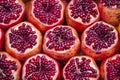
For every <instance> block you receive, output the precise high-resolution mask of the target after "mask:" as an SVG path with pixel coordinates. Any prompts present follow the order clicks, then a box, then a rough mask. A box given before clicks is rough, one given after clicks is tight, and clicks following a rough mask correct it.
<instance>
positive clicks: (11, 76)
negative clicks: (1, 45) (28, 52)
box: [0, 52, 21, 80]
mask: <svg viewBox="0 0 120 80" xmlns="http://www.w3.org/2000/svg"><path fill="white" fill-rule="evenodd" d="M20 70H21V64H20V62H19V61H18V60H17V59H15V58H13V57H12V56H10V55H9V54H8V53H6V52H0V79H1V80H19V79H20Z"/></svg>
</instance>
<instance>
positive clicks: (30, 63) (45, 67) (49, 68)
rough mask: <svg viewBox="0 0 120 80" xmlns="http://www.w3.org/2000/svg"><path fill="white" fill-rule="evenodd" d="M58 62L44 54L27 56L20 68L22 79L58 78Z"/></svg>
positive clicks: (45, 79) (46, 79)
mask: <svg viewBox="0 0 120 80" xmlns="http://www.w3.org/2000/svg"><path fill="white" fill-rule="evenodd" d="M59 78H60V70H59V64H58V63H57V62H56V61H55V60H54V59H52V58H50V57H49V56H47V55H46V54H37V55H34V56H32V57H30V58H28V59H27V60H26V61H25V63H24V65H23V69H22V80H59Z"/></svg>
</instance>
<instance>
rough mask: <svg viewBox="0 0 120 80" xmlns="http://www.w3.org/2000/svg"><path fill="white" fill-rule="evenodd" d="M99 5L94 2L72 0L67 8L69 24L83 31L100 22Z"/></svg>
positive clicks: (91, 0)
mask: <svg viewBox="0 0 120 80" xmlns="http://www.w3.org/2000/svg"><path fill="white" fill-rule="evenodd" d="M99 16H100V15H99V11H98V7H97V4H96V3H95V2H94V1H93V0H71V1H70V3H69V4H68V6H67V8H66V20H67V24H68V25H70V26H73V27H74V28H76V29H78V30H80V31H83V30H84V29H85V28H87V27H88V26H89V25H91V24H92V23H94V22H96V21H98V20H99Z"/></svg>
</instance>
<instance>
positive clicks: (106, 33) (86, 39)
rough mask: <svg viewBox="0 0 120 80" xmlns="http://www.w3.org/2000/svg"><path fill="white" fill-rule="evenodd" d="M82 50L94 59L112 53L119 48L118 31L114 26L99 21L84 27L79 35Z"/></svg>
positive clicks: (99, 58)
mask: <svg viewBox="0 0 120 80" xmlns="http://www.w3.org/2000/svg"><path fill="white" fill-rule="evenodd" d="M81 41H82V42H81V48H82V51H83V52H84V53H85V54H87V55H89V56H91V57H93V58H94V59H95V60H102V59H105V58H107V57H110V56H111V55H113V54H114V53H115V52H116V51H117V50H118V48H119V39H118V32H117V30H116V29H115V27H114V26H112V25H110V24H108V23H105V22H103V21H99V22H96V23H94V24H93V25H91V26H90V27H88V28H86V29H85V31H84V32H83V33H82V36H81Z"/></svg>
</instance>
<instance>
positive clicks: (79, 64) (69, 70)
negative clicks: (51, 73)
mask: <svg viewBox="0 0 120 80" xmlns="http://www.w3.org/2000/svg"><path fill="white" fill-rule="evenodd" d="M62 75H63V79H64V80H99V77H100V73H99V68H98V66H97V64H96V62H95V61H94V59H93V58H91V57H88V56H75V57H72V58H71V59H70V60H69V61H68V62H67V64H66V65H65V66H64V68H63V72H62Z"/></svg>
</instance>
